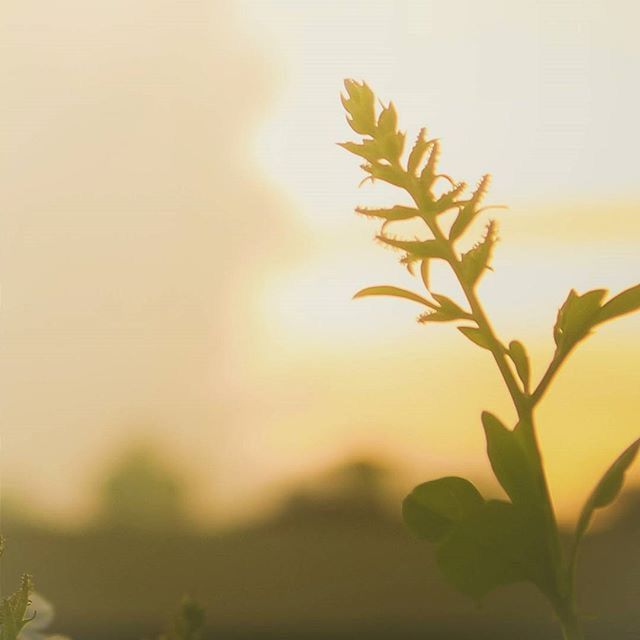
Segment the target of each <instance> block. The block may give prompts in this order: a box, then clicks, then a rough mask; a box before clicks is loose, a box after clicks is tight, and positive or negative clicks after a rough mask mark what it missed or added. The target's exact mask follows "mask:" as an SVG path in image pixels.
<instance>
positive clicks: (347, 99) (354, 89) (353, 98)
mask: <svg viewBox="0 0 640 640" xmlns="http://www.w3.org/2000/svg"><path fill="white" fill-rule="evenodd" d="M344 86H345V89H346V90H347V96H344V95H341V96H340V99H341V100H342V105H343V106H344V108H345V109H346V111H347V112H348V114H349V117H347V122H348V123H349V126H350V127H351V128H352V129H353V130H354V131H355V132H356V133H360V134H362V135H370V136H373V135H375V132H376V113H375V111H376V107H375V96H374V95H373V91H371V89H370V88H369V86H368V85H367V84H366V83H364V82H361V83H360V82H356V81H355V80H345V81H344Z"/></svg>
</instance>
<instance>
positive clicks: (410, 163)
mask: <svg viewBox="0 0 640 640" xmlns="http://www.w3.org/2000/svg"><path fill="white" fill-rule="evenodd" d="M426 135H427V131H426V129H420V133H419V134H418V137H417V138H416V141H415V142H414V144H413V148H412V149H411V153H410V154H409V159H408V160H407V171H408V172H409V173H410V174H412V175H415V174H416V171H417V170H418V167H419V166H420V163H421V162H422V160H423V158H424V156H425V154H426V153H427V149H428V148H429V147H430V146H431V145H432V144H433V141H431V140H427V139H426Z"/></svg>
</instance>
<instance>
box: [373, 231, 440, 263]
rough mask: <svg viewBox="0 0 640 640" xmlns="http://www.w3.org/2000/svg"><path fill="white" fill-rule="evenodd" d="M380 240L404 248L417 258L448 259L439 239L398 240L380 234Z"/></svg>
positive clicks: (397, 247)
mask: <svg viewBox="0 0 640 640" xmlns="http://www.w3.org/2000/svg"><path fill="white" fill-rule="evenodd" d="M378 240H380V241H381V242H384V243H385V244H388V245H389V246H391V247H395V248H396V249H402V250H403V251H406V252H407V253H409V254H411V255H412V256H415V257H416V258H441V259H446V257H447V250H446V247H444V246H443V245H442V243H440V242H439V241H438V240H396V239H395V238H389V237H387V236H378Z"/></svg>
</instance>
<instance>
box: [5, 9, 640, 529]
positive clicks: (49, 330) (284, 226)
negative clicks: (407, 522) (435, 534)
mask: <svg viewBox="0 0 640 640" xmlns="http://www.w3.org/2000/svg"><path fill="white" fill-rule="evenodd" d="M58 4H59V3H56V8H55V9H53V8H50V9H47V8H46V7H44V6H43V3H39V2H32V1H25V2H17V1H14V2H9V3H7V7H6V8H3V12H6V20H4V21H2V22H3V25H4V26H2V27H0V29H1V33H0V36H2V37H0V40H2V42H3V43H4V44H3V51H5V55H4V56H3V61H2V62H1V63H0V64H2V72H3V73H2V77H3V78H5V82H4V83H3V84H4V85H5V91H6V94H7V99H6V101H5V102H4V105H3V107H2V110H3V111H2V113H3V118H2V122H3V124H2V125H1V126H2V134H3V140H5V143H4V144H3V150H2V151H1V152H0V153H1V156H0V168H1V169H2V171H0V175H1V176H2V177H1V178H0V181H1V184H0V192H1V193H2V196H1V198H2V201H3V202H2V205H3V206H2V209H3V211H4V213H3V216H5V218H6V220H7V224H6V225H4V228H5V230H6V236H5V237H4V238H3V239H2V242H4V245H3V247H2V249H3V251H2V252H1V253H2V256H1V257H2V260H3V262H2V265H0V266H1V269H2V273H1V274H0V277H1V278H2V281H3V309H2V314H3V322H4V324H3V331H4V334H3V335H4V344H3V345H2V353H0V355H1V356H2V365H1V366H2V367H3V370H2V372H1V378H2V391H3V396H6V397H7V401H6V408H5V424H6V427H3V437H4V446H5V453H4V460H3V466H4V471H3V475H4V477H5V485H8V486H9V488H11V487H12V486H15V487H23V489H22V491H24V492H28V493H29V494H30V495H32V496H34V498H33V500H34V503H35V504H37V505H47V506H46V507H43V508H45V509H48V510H49V511H50V512H51V513H57V514H69V513H78V512H80V511H81V510H82V508H85V511H86V510H88V509H89V507H90V505H89V504H88V501H89V499H88V497H87V496H88V491H89V490H88V489H86V487H85V486H84V485H82V484H81V483H79V481H78V478H82V479H86V478H90V479H91V480H92V481H93V474H94V473H95V469H96V464H97V463H96V460H100V459H102V457H103V456H104V454H105V451H111V450H112V449H113V448H116V445H117V443H118V442H121V441H124V440H126V439H127V438H128V436H129V435H130V432H131V429H132V427H131V425H132V423H135V424H140V423H142V424H146V423H149V424H151V425H153V435H154V437H157V438H158V439H160V440H161V441H163V442H164V443H165V444H166V445H167V448H168V449H169V450H171V452H172V453H173V455H174V456H175V457H176V458H177V459H178V460H182V461H184V462H185V465H186V464H188V465H189V467H190V469H191V470H192V472H193V475H194V478H195V479H196V480H199V481H200V486H201V487H202V488H201V495H199V496H198V499H199V500H200V504H201V506H202V509H203V511H208V512H214V511H216V510H220V511H223V512H224V513H223V514H222V515H224V516H228V517H230V516H242V515H246V513H247V512H248V511H252V510H253V509H254V508H255V509H258V508H262V509H264V508H266V507H265V505H267V504H272V500H273V499H275V497H274V496H276V494H277V493H278V490H279V488H281V487H283V486H286V485H287V483H288V482H290V481H291V478H295V477H299V476H300V475H301V474H303V473H305V472H308V471H310V470H314V469H317V468H320V467H321V466H323V465H325V464H329V463H330V461H331V460H335V459H343V458H344V457H345V455H348V454H349V453H354V454H356V453H360V452H362V451H364V452H373V453H380V455H383V454H384V455H388V456H389V457H390V458H391V461H392V462H395V463H397V464H398V465H399V466H401V467H403V468H404V472H405V476H403V477H402V478H401V479H400V482H402V483H404V485H403V487H404V488H407V487H408V486H409V485H410V484H411V483H412V482H413V481H415V480H423V479H426V478H427V477H432V476H436V475H438V474H440V473H443V472H447V473H454V472H455V473H463V472H464V471H465V470H466V469H468V468H470V469H471V472H472V473H473V474H475V477H476V478H478V479H479V480H480V481H481V482H487V478H488V475H489V474H488V466H487V463H486V461H485V459H484V443H483V439H482V432H481V429H480V426H479V419H478V416H479V412H480V411H481V410H482V409H484V408H492V409H494V410H496V412H498V413H500V414H501V415H503V416H504V417H509V415H510V414H509V409H508V403H507V399H506V398H505V395H504V393H503V391H502V390H501V389H500V386H499V384H498V381H497V376H496V372H495V371H494V370H493V368H492V363H491V362H490V361H489V359H488V358H484V357H483V354H481V353H477V352H476V351H475V350H473V349H472V348H470V347H469V346H468V345H467V344H465V343H464V341H462V339H461V338H460V337H459V336H457V335H456V333H455V331H452V330H451V328H450V327H421V326H418V325H417V324H416V323H415V322H414V321H413V319H414V317H415V315H416V314H417V311H418V310H417V309H415V308H414V307H413V306H412V305H410V304H409V303H407V302H404V301H392V300H383V299H376V300H358V301H352V300H351V297H352V295H353V294H354V293H355V292H356V291H357V290H358V289H360V288H362V287H365V286H369V285H374V284H391V283H393V284H398V285H400V286H407V287H415V286H416V280H415V279H413V278H412V277H411V276H410V275H409V274H407V273H406V271H404V270H403V269H402V268H401V267H400V266H399V265H398V264H397V259H396V256H395V254H393V253H391V252H384V251H382V250H381V248H380V247H379V246H377V245H375V244H374V243H373V242H372V241H371V239H372V236H373V235H374V233H375V227H373V226H371V224H370V223H368V222H367V221H365V220H363V219H362V218H360V217H357V216H355V215H353V213H352V210H353V207H354V206H356V205H359V204H363V205H373V204H381V203H389V202H394V199H395V197H396V196H395V194H394V193H392V192H389V191H388V190H385V189H382V188H380V187H378V186H376V187H374V188H372V187H370V186H366V187H364V188H362V189H361V190H360V191H357V190H356V185H357V184H358V182H359V181H360V179H361V178H362V175H361V172H360V171H359V169H358V167H357V164H358V163H357V161H355V159H354V158H353V157H351V156H349V154H347V153H345V152H344V151H343V150H342V149H340V148H339V147H337V146H336V144H335V143H336V142H338V141H341V140H345V139H348V138H349V137H350V136H351V132H350V130H349V128H348V127H347V125H346V123H345V120H344V115H343V111H342V107H341V105H340V102H339V99H338V94H339V92H340V91H341V90H342V80H343V78H345V77H355V78H358V79H365V80H366V81H367V82H369V83H370V84H371V86H372V87H373V88H374V89H375V90H376V92H377V93H378V95H379V96H380V97H381V98H382V99H384V100H387V99H391V98H392V99H393V100H394V101H395V103H396V105H397V107H398V111H399V113H400V116H401V119H402V122H401V126H402V127H405V128H406V129H407V130H408V131H409V132H410V136H413V135H415V133H417V130H418V129H419V127H421V126H423V125H427V126H428V127H429V128H430V133H431V134H432V135H434V136H437V137H439V138H441V139H442V144H443V151H444V152H443V156H442V161H441V162H442V166H443V168H444V169H445V170H446V171H447V172H449V173H451V174H452V175H454V176H456V177H459V178H461V179H465V180H467V181H469V182H470V183H473V182H475V181H476V180H477V179H478V178H479V177H480V176H481V175H482V174H483V173H485V172H490V173H492V174H493V176H494V184H493V186H492V188H491V191H490V200H491V201H492V202H496V203H506V204H508V205H509V206H510V209H511V210H510V211H509V212H497V213H496V216H497V217H498V218H499V219H500V220H501V221H502V232H501V237H502V239H503V242H501V244H500V245H499V246H498V249H497V252H496V257H495V262H494V266H495V273H493V274H490V275H488V277H487V278H486V282H485V283H483V286H482V296H483V298H484V299H485V300H486V305H487V307H488V309H489V311H490V312H491V315H492V316H493V317H495V324H496V326H497V328H498V329H499V331H500V332H501V333H502V334H503V335H505V336H506V337H507V338H512V337H518V338H521V339H523V340H524V341H525V342H527V344H529V345H530V349H531V352H532V354H533V358H534V364H535V367H536V372H537V373H538V374H540V373H541V371H542V367H543V365H544V363H545V362H546V361H547V359H548V357H549V356H550V351H551V326H552V324H553V320H554V317H555V313H556V310H557V308H558V306H559V305H560V304H561V302H562V300H563V299H564V297H565V295H566V292H567V291H568V289H569V288H571V287H573V286H575V287H577V288H579V289H580V290H584V289H586V288H589V287H596V286H607V287H610V288H611V289H612V290H614V291H615V290H620V289H622V288H624V287H626V286H629V285H631V284H634V283H635V282H637V281H638V274H639V273H640V252H638V250H637V247H638V240H639V238H640V223H639V222H638V220H640V216H639V215H638V214H639V212H640V190H639V189H638V177H639V176H638V172H639V169H638V163H637V149H638V148H640V129H639V128H638V127H637V126H636V125H637V114H638V112H639V111H640V88H639V86H638V83H637V82H636V81H635V76H636V74H637V62H638V59H639V57H640V40H639V39H638V38H637V34H636V25H637V24H638V21H639V20H640V5H638V4H636V3H631V2H629V3H624V4H625V5H626V9H625V18H624V19H620V17H619V16H617V15H616V14H615V12H611V11H610V10H609V9H608V7H607V6H606V4H605V3H604V2H601V1H598V0H587V1H585V0H570V1H568V2H556V3H550V2H545V3H541V2H539V1H537V0H526V1H522V2H518V3H507V2H504V1H503V0H486V1H484V2H478V1H477V0H453V1H450V2H425V1H424V0H398V1H393V2H389V1H388V0H351V1H349V2H344V1H342V0H325V1H323V2H319V1H318V2H306V1H302V2H301V1H300V0H235V1H234V2H229V3H227V4H225V3H215V5H216V8H215V11H214V9H213V8H212V6H213V5H212V4H211V3H207V2H202V3H199V2H188V3H171V2H168V3H167V2H162V3H154V2H143V3H140V5H139V7H138V8H137V9H136V10H133V9H131V6H130V3H126V2H114V3H102V5H101V6H100V8H99V9H98V8H95V7H94V5H93V3H84V2H79V1H77V0H64V2H62V5H63V6H62V7H59V6H58ZM218 4H220V7H221V9H220V10H219V11H218ZM151 16H153V19H151ZM257 125H259V130H257V128H256V127H257ZM435 277H436V281H437V282H441V283H442V284H441V285H440V286H441V287H442V290H443V291H446V292H448V287H449V284H450V283H449V281H448V280H446V278H444V276H443V275H442V274H435ZM639 320H640V318H637V317H635V318H629V319H625V320H624V321H621V322H619V323H617V324H616V325H614V326H610V327H609V326H607V327H605V328H603V329H602V330H601V331H598V335H596V336H594V337H593V338H591V339H590V341H589V343H588V344H587V345H586V346H585V347H583V348H581V349H580V350H579V353H578V355H577V356H576V358H575V360H574V361H573V362H572V363H570V365H569V366H568V367H567V370H566V372H564V373H563V375H562V376H561V377H560V379H559V382H558V386H557V388H556V389H554V391H553V393H552V394H551V395H550V396H549V398H548V400H547V401H546V403H545V405H544V407H543V409H542V411H541V413H540V421H541V423H542V425H543V426H542V431H541V439H542V443H543V447H544V450H545V456H546V460H547V463H548V466H549V469H550V475H551V480H552V484H553V486H554V494H555V496H556V498H557V500H558V504H559V507H560V510H561V515H562V517H563V518H570V517H572V516H573V515H574V514H575V511H576V508H577V505H578V504H579V503H580V502H581V501H582V500H583V498H584V495H585V493H586V492H587V491H588V490H589V488H590V486H591V485H592V484H593V482H594V481H595V479H596V477H597V475H598V474H599V473H600V472H601V471H602V469H603V468H604V467H605V466H606V465H607V464H608V463H609V462H610V461H611V459H612V458H613V457H614V456H615V454H616V452H618V451H619V450H620V449H621V448H622V447H623V446H624V445H625V444H626V443H627V442H628V441H629V440H630V439H631V438H632V437H634V435H637V432H638V427H637V413H638V398H637V389H638V388H639V385H640V373H639V372H638V368H637V363H638V361H639V358H640V346H639V345H638V340H637V334H638V328H639V324H638V322H639ZM445 359H446V363H447V364H446V365H443V364H442V363H443V362H444V361H445ZM460 386H462V388H464V394H463V395H462V399H461V397H460V395H459V394H458V393H456V392H455V389H459V388H460ZM141 431H143V429H142V428H141ZM578 436H580V437H578ZM34 442H35V443H36V444H35V445H34ZM631 475H632V477H631V481H632V482H633V481H636V482H637V479H638V473H637V470H636V471H634V472H633V473H632V474H631ZM220 487H223V488H224V490H220V489H219V488H220ZM214 503H215V504H214ZM238 505H243V506H242V507H239V506H238ZM241 510H244V514H243V513H239V511H241ZM252 512H253V513H255V511H252Z"/></svg>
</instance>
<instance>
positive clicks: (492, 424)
mask: <svg viewBox="0 0 640 640" xmlns="http://www.w3.org/2000/svg"><path fill="white" fill-rule="evenodd" d="M482 426H483V427H484V433H485V436H486V439H487V455H488V456H489V461H490V462H491V468H492V469H493V473H494V474H495V476H496V478H497V480H498V482H499V483H500V485H501V486H502V488H503V489H504V490H505V491H506V492H507V495H508V496H509V497H510V498H511V500H512V501H513V503H514V504H517V505H522V506H526V507H532V506H536V505H539V504H540V502H541V500H542V499H543V496H542V495H541V491H540V484H539V478H538V472H537V471H536V466H535V462H534V460H532V458H531V455H530V454H529V453H528V450H527V447H526V444H525V442H524V438H523V434H524V428H523V427H522V425H519V427H516V429H514V430H513V431H511V430H510V429H507V427H505V426H504V425H503V424H502V422H500V420H498V418H496V416H494V415H493V414H491V413H489V412H488V411H483V412H482Z"/></svg>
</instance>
